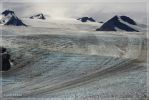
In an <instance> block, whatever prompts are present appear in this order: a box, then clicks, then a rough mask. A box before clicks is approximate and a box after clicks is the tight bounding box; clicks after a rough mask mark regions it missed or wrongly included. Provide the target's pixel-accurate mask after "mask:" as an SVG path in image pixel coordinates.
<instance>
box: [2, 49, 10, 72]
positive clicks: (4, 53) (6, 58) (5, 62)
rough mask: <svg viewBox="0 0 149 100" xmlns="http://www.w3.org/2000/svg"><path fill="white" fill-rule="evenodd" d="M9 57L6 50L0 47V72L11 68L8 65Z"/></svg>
mask: <svg viewBox="0 0 149 100" xmlns="http://www.w3.org/2000/svg"><path fill="white" fill-rule="evenodd" d="M9 60H10V55H9V54H8V53H7V49H6V48H3V47H0V70H1V71H8V70H9V69H10V67H11V65H10V61H9Z"/></svg>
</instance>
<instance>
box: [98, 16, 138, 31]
mask: <svg viewBox="0 0 149 100" xmlns="http://www.w3.org/2000/svg"><path fill="white" fill-rule="evenodd" d="M134 26H137V23H136V22H135V21H134V20H132V19H131V18H129V17H127V16H114V17H113V18H111V19H110V20H108V21H107V22H105V23H104V24H103V25H102V26H101V27H100V28H98V29H96V31H128V32H139V30H137V29H136V28H134Z"/></svg>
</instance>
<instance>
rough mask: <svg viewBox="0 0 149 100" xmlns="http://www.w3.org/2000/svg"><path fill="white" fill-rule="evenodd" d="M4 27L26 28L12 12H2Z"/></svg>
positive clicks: (0, 21) (0, 22)
mask: <svg viewBox="0 0 149 100" xmlns="http://www.w3.org/2000/svg"><path fill="white" fill-rule="evenodd" d="M0 24H2V25H14V26H26V25H25V24H24V23H23V22H22V21H21V20H20V19H19V18H18V17H17V16H16V15H15V13H14V11H11V10H5V11H4V12H2V18H1V20H0Z"/></svg>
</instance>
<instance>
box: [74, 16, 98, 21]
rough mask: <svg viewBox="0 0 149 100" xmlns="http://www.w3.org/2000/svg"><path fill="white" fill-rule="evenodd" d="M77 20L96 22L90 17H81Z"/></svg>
mask: <svg viewBox="0 0 149 100" xmlns="http://www.w3.org/2000/svg"><path fill="white" fill-rule="evenodd" d="M77 20H80V21H81V22H96V21H95V20H94V19H93V18H92V17H82V18H78V19H77Z"/></svg>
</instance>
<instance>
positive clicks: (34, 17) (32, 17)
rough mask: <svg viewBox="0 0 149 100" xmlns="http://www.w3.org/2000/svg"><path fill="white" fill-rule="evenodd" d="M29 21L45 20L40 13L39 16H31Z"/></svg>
mask: <svg viewBox="0 0 149 100" xmlns="http://www.w3.org/2000/svg"><path fill="white" fill-rule="evenodd" d="M30 19H43V20H45V19H46V18H45V16H44V15H43V14H42V13H40V14H37V15H33V16H31V17H30Z"/></svg>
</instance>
